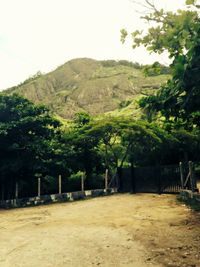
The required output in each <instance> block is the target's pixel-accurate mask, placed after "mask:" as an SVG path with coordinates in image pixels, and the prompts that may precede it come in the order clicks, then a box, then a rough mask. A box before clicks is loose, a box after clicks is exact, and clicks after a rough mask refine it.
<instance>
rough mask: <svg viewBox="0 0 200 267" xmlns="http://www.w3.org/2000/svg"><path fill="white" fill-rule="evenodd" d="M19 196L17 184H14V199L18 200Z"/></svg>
mask: <svg viewBox="0 0 200 267" xmlns="http://www.w3.org/2000/svg"><path fill="white" fill-rule="evenodd" d="M18 196H19V184H18V182H16V184H15V198H16V199H18Z"/></svg>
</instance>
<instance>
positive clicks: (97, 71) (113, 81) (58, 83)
mask: <svg viewBox="0 0 200 267" xmlns="http://www.w3.org/2000/svg"><path fill="white" fill-rule="evenodd" d="M167 78H168V76H167V75H159V76H153V77H145V76H144V74H143V72H142V70H141V69H140V67H139V65H137V64H131V63H128V62H127V61H119V62H116V61H97V60H93V59H88V58H81V59H74V60H71V61H69V62H67V63H65V64H64V65H62V66H60V67H58V68H57V69H56V70H54V71H52V72H50V73H48V74H45V75H42V74H38V75H36V76H34V77H32V78H30V79H28V80H26V81H25V82H23V83H22V84H20V85H18V86H15V87H12V88H10V89H7V93H9V94H12V93H18V94H20V95H23V96H24V97H26V98H28V99H30V100H31V101H33V102H35V103H43V104H45V105H47V106H48V107H49V108H50V109H51V110H53V111H54V112H55V113H57V114H58V115H60V116H61V117H63V118H67V119H68V118H69V119H70V118H72V117H73V115H74V114H75V113H76V112H78V111H86V112H88V113H90V114H91V115H97V114H102V113H105V112H109V111H113V110H116V109H118V108H123V106H127V105H128V104H129V103H130V102H131V100H133V99H134V98H135V97H138V96H139V95H140V94H141V92H142V91H143V90H147V89H148V90H155V89H156V88H158V87H159V86H160V84H161V83H163V82H165V81H166V80H167Z"/></svg>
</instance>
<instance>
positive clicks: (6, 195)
mask: <svg viewBox="0 0 200 267" xmlns="http://www.w3.org/2000/svg"><path fill="white" fill-rule="evenodd" d="M47 178H48V179H45V178H42V177H38V178H34V179H33V178H32V179H30V180H29V182H28V183H24V182H23V181H20V182H18V181H13V180H12V181H11V182H9V183H8V182H7V183H4V184H3V186H2V184H0V193H1V196H0V200H2V201H4V200H8V199H19V198H21V199H22V198H29V197H41V196H42V195H53V194H62V193H66V192H75V191H81V192H83V191H85V190H92V189H105V190H107V189H108V188H110V187H111V186H113V185H114V180H115V179H114V180H113V178H112V177H111V178H110V177H109V174H108V169H106V171H105V174H104V175H99V176H96V177H93V179H92V178H91V179H90V183H89V184H88V183H86V177H85V174H84V173H82V175H81V177H80V178H76V179H69V178H66V177H63V176H61V175H58V177H57V178H52V177H50V176H49V177H47Z"/></svg>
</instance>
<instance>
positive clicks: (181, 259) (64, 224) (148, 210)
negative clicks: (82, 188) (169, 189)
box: [0, 194, 200, 267]
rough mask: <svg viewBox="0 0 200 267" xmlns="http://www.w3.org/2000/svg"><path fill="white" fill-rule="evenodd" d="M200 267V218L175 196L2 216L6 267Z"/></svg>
mask: <svg viewBox="0 0 200 267" xmlns="http://www.w3.org/2000/svg"><path fill="white" fill-rule="evenodd" d="M68 266H74V267H79V266H80V267H85V266H116V267H118V266H128V267H129V266H133V267H148V266H153V267H159V266H174V267H175V266H176V267H178V266H180V267H186V266H187V267H195V266H196V267H199V266H200V214H199V213H194V212H192V211H191V210H189V209H188V208H187V207H186V206H184V205H182V204H180V203H177V202H176V196H173V195H161V196H159V195H153V194H137V195H130V194H124V195H114V196H109V197H102V198H96V199H90V200H85V201H79V202H73V203H63V204H55V205H49V206H40V207H34V208H24V209H16V210H6V211H5V210H1V211H0V267H68Z"/></svg>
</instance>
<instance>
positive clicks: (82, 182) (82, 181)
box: [81, 173, 84, 192]
mask: <svg viewBox="0 0 200 267" xmlns="http://www.w3.org/2000/svg"><path fill="white" fill-rule="evenodd" d="M81 191H82V192H83V191H84V173H82V176H81Z"/></svg>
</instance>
